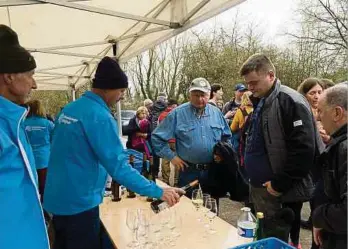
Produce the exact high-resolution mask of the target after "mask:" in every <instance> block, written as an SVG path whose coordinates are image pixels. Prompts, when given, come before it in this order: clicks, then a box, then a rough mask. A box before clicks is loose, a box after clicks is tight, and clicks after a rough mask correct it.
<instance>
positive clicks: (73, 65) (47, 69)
mask: <svg viewBox="0 0 348 249" xmlns="http://www.w3.org/2000/svg"><path fill="white" fill-rule="evenodd" d="M97 63H98V62H97V61H82V62H81V63H80V64H70V65H64V66H57V67H47V68H42V69H39V70H36V71H35V72H36V73H41V72H45V71H50V70H55V69H63V68H69V67H80V66H83V65H86V64H97Z"/></svg>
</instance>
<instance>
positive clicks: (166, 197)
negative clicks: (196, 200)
mask: <svg viewBox="0 0 348 249" xmlns="http://www.w3.org/2000/svg"><path fill="white" fill-rule="evenodd" d="M184 194H185V191H184V190H183V189H180V188H171V187H164V188H163V194H162V197H161V200H163V201H165V202H167V203H168V205H169V206H173V205H175V204H176V203H178V202H179V200H180V196H182V195H184Z"/></svg>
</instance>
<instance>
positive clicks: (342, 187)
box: [312, 125, 347, 249]
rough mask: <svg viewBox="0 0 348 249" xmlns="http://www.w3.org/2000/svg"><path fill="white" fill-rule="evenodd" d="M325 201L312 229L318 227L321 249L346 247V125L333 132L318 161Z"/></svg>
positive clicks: (314, 218)
mask: <svg viewBox="0 0 348 249" xmlns="http://www.w3.org/2000/svg"><path fill="white" fill-rule="evenodd" d="M319 164H320V166H321V169H322V177H323V179H324V189H325V194H326V195H327V197H328V199H329V202H328V203H326V204H324V205H321V206H319V207H317V208H316V209H315V210H314V212H313V215H312V220H313V226H314V227H316V228H322V229H323V231H322V239H323V244H324V245H323V248H324V249H346V248H347V125H344V126H343V127H341V128H340V129H339V130H338V131H336V132H335V133H334V134H333V135H332V137H331V141H330V143H329V144H328V145H327V147H326V149H325V151H324V152H323V153H322V154H321V156H320V158H319Z"/></svg>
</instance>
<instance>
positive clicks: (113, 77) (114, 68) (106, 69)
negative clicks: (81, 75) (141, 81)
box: [92, 56, 128, 89]
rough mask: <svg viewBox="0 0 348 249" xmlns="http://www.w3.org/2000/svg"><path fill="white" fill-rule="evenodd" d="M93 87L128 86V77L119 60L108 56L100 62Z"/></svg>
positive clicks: (118, 87) (111, 87) (112, 87)
mask: <svg viewBox="0 0 348 249" xmlns="http://www.w3.org/2000/svg"><path fill="white" fill-rule="evenodd" d="M92 87H93V88H99V89H120V88H128V79H127V76H126V74H125V73H124V72H123V71H122V69H121V68H120V65H119V64H118V63H117V61H116V60H114V59H111V58H110V57H107V56H106V57H104V58H103V59H102V60H101V61H100V62H99V64H98V67H97V71H96V73H95V76H94V79H93V84H92Z"/></svg>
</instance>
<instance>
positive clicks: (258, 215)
mask: <svg viewBox="0 0 348 249" xmlns="http://www.w3.org/2000/svg"><path fill="white" fill-rule="evenodd" d="M256 218H257V224H256V233H255V238H254V241H257V240H261V239H263V238H264V237H265V235H264V231H263V228H264V227H263V226H264V215H263V213H261V212H258V213H256Z"/></svg>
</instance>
